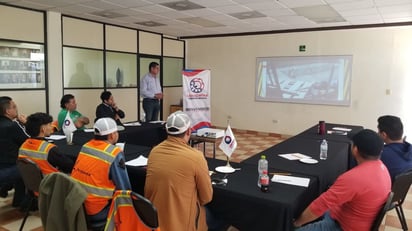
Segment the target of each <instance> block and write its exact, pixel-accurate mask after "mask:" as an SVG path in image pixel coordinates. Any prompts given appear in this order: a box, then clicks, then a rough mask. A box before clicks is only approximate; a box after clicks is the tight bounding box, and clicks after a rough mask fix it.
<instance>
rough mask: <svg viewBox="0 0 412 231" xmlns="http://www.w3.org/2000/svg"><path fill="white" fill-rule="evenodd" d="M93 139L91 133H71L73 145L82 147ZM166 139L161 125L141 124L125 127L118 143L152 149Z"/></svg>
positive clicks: (78, 131) (120, 133) (80, 131)
mask: <svg viewBox="0 0 412 231" xmlns="http://www.w3.org/2000/svg"><path fill="white" fill-rule="evenodd" d="M93 137H94V133H93V132H85V131H83V130H77V131H75V132H74V133H73V143H75V144H78V145H83V144H84V143H86V142H87V141H89V140H90V139H92V138H93ZM166 138H167V133H166V129H165V127H164V125H163V124H160V123H142V124H141V125H140V126H125V130H124V131H119V141H118V142H125V143H128V144H135V145H142V146H148V147H153V146H156V145H157V144H159V143H160V142H162V141H163V140H165V139H166Z"/></svg>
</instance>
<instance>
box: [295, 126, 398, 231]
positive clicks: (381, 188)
mask: <svg viewBox="0 0 412 231" xmlns="http://www.w3.org/2000/svg"><path fill="white" fill-rule="evenodd" d="M352 141H353V145H352V155H353V156H354V158H355V159H356V161H357V162H358V165H357V166H356V167H354V168H352V169H351V170H349V171H347V172H345V173H343V174H342V175H340V176H339V177H338V178H337V179H336V181H335V183H334V184H333V185H332V186H331V187H330V188H329V189H328V190H327V191H326V192H324V193H322V194H321V195H320V196H319V197H318V198H316V199H315V200H314V201H313V202H312V203H311V204H310V205H309V206H308V207H307V208H306V209H305V210H304V211H303V213H302V214H301V215H300V216H299V217H298V219H296V221H295V222H294V226H295V227H300V226H302V225H304V224H306V223H309V222H311V221H314V220H316V219H317V218H318V217H320V216H322V215H324V216H323V218H322V219H321V220H320V221H317V222H314V223H310V224H307V225H305V226H303V227H301V228H299V229H297V230H298V231H312V230H313V231H318V230H339V231H340V230H357V231H369V230H370V229H371V227H372V224H373V221H374V220H375V218H376V215H377V214H378V213H379V211H380V210H381V208H382V206H383V204H384V203H385V201H386V199H387V197H388V195H389V192H390V191H391V179H390V176H389V172H388V170H387V169H386V167H385V165H384V164H383V163H382V161H380V159H379V158H380V155H381V152H382V148H383V141H382V139H381V138H380V137H379V136H378V134H376V132H374V131H372V130H369V129H364V130H362V131H360V132H358V133H357V134H355V135H354V136H353V137H352Z"/></svg>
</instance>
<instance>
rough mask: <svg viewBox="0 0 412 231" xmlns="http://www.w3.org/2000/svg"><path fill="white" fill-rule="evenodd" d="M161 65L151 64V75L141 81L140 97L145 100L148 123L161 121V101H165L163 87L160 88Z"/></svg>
mask: <svg viewBox="0 0 412 231" xmlns="http://www.w3.org/2000/svg"><path fill="white" fill-rule="evenodd" d="M159 70H160V67H159V64H158V63H156V62H151V63H150V64H149V73H147V74H146V75H145V76H143V78H142V80H141V81H140V95H141V96H142V98H143V110H144V113H145V114H146V116H145V120H146V122H150V121H156V120H158V119H159V111H160V100H161V99H163V93H162V87H161V86H160V79H159V77H158V76H157V75H158V74H159Z"/></svg>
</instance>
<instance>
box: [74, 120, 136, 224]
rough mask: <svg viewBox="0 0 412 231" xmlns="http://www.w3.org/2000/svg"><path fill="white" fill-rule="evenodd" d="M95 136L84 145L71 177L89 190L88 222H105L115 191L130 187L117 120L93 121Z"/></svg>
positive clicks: (87, 201) (86, 203)
mask: <svg viewBox="0 0 412 231" xmlns="http://www.w3.org/2000/svg"><path fill="white" fill-rule="evenodd" d="M94 135H95V136H94V139H92V140H90V141H89V142H87V143H86V144H84V145H83V147H82V149H81V150H80V153H79V156H78V157H77V161H76V163H75V165H74V167H73V171H72V174H71V176H72V177H73V178H74V179H75V180H76V181H78V182H79V183H80V184H81V185H82V186H83V187H84V188H85V189H86V191H87V192H88V196H87V198H86V200H85V208H86V213H87V215H88V217H89V221H91V222H92V223H93V222H99V221H105V220H106V218H107V214H108V212H109V208H110V201H111V198H112V195H113V192H114V191H115V190H130V189H131V185H130V181H129V177H128V175H127V170H126V166H125V157H124V154H123V151H122V150H121V149H120V148H119V147H117V146H116V145H115V144H116V142H117V140H118V139H119V133H118V132H117V125H116V122H115V121H114V120H113V119H112V118H101V119H98V120H97V121H96V123H95V124H94Z"/></svg>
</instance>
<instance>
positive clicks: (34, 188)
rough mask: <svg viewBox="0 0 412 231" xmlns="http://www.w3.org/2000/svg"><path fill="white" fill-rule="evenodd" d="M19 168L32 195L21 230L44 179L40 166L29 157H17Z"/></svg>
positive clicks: (30, 195)
mask: <svg viewBox="0 0 412 231" xmlns="http://www.w3.org/2000/svg"><path fill="white" fill-rule="evenodd" d="M17 168H18V169H19V172H20V175H21V177H22V179H23V182H24V185H25V187H26V189H27V191H28V193H29V197H30V201H29V205H28V206H27V209H26V214H25V215H24V219H23V222H22V223H21V225H20V229H19V230H20V231H21V230H23V227H24V224H25V223H26V220H27V217H28V216H29V214H30V209H31V208H32V206H33V202H35V199H36V198H37V195H38V192H39V186H40V182H41V180H42V179H43V174H42V172H41V170H40V168H39V166H37V164H36V163H34V162H33V161H32V160H30V159H27V158H20V159H17Z"/></svg>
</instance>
